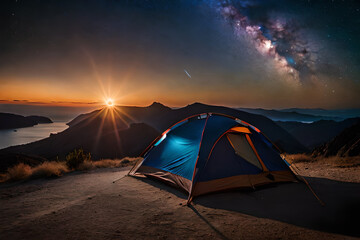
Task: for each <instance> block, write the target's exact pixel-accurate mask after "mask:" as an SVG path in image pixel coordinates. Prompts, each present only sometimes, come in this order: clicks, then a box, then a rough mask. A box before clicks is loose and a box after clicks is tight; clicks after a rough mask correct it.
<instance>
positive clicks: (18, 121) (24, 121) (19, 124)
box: [0, 113, 52, 129]
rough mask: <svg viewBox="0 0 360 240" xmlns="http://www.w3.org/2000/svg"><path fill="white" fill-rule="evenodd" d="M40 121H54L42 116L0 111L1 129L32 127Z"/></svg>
mask: <svg viewBox="0 0 360 240" xmlns="http://www.w3.org/2000/svg"><path fill="white" fill-rule="evenodd" d="M39 123H52V121H51V119H50V118H47V117H42V116H28V117H24V116H21V115H17V114H12V113H0V129H15V128H23V127H32V126H34V125H37V124H39Z"/></svg>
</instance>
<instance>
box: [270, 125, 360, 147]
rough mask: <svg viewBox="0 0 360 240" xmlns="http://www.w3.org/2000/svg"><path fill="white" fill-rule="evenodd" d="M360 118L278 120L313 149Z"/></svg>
mask: <svg viewBox="0 0 360 240" xmlns="http://www.w3.org/2000/svg"><path fill="white" fill-rule="evenodd" d="M358 121H360V118H350V119H346V120H344V121H341V122H336V121H330V120H321V121H317V122H313V123H300V122H276V123H277V124H278V125H279V126H280V127H282V128H283V129H285V130H286V131H287V132H289V133H290V134H291V135H293V136H294V137H295V138H296V139H297V140H298V141H299V142H300V143H301V144H303V145H304V146H306V147H307V148H309V149H313V148H315V147H317V146H319V145H321V144H323V143H325V142H327V141H329V140H331V139H332V138H334V137H335V136H336V135H338V134H340V133H341V132H342V131H343V130H344V129H346V128H348V127H350V126H352V125H353V124H355V123H356V122H358Z"/></svg>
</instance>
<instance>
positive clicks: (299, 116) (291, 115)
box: [239, 108, 343, 122]
mask: <svg viewBox="0 0 360 240" xmlns="http://www.w3.org/2000/svg"><path fill="white" fill-rule="evenodd" d="M239 110H242V111H245V112H249V113H254V114H260V115H263V116H265V117H268V118H270V119H271V120H273V121H296V122H314V121H320V120H336V121H339V120H343V119H342V118H340V117H336V116H321V115H311V114H306V113H299V112H297V111H296V109H294V110H293V111H282V110H274V109H272V110H268V109H262V108H239Z"/></svg>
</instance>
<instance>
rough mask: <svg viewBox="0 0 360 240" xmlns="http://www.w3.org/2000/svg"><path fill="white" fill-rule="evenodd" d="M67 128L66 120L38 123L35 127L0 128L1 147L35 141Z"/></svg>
mask: <svg viewBox="0 0 360 240" xmlns="http://www.w3.org/2000/svg"><path fill="white" fill-rule="evenodd" d="M67 128H68V125H66V122H53V123H42V124H37V125H35V126H33V127H25V128H16V129H6V130H0V149H3V148H7V147H10V146H15V145H20V144H26V143H30V142H35V141H38V140H40V139H43V138H47V137H49V136H50V134H51V133H58V132H62V131H64V130H65V129H67Z"/></svg>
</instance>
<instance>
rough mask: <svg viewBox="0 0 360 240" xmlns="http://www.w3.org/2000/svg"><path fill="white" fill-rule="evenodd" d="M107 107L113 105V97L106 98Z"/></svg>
mask: <svg viewBox="0 0 360 240" xmlns="http://www.w3.org/2000/svg"><path fill="white" fill-rule="evenodd" d="M105 103H106V106H107V107H113V106H114V101H113V100H112V99H111V98H108V99H106V101H105Z"/></svg>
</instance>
